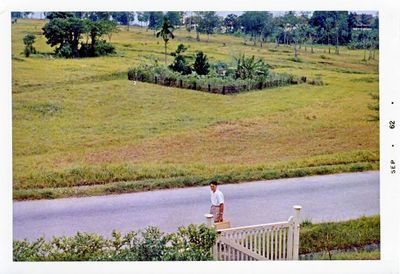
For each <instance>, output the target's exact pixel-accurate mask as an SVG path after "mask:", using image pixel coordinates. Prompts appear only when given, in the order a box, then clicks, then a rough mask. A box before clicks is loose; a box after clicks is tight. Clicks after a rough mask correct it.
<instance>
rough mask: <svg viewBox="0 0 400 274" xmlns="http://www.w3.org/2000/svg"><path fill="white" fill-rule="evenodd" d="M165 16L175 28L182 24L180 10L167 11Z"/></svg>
mask: <svg viewBox="0 0 400 274" xmlns="http://www.w3.org/2000/svg"><path fill="white" fill-rule="evenodd" d="M165 16H166V17H167V19H168V22H169V23H170V24H171V25H173V26H174V27H175V28H176V27H179V26H180V25H181V24H182V17H183V13H182V12H180V11H168V12H167V13H166V14H165Z"/></svg>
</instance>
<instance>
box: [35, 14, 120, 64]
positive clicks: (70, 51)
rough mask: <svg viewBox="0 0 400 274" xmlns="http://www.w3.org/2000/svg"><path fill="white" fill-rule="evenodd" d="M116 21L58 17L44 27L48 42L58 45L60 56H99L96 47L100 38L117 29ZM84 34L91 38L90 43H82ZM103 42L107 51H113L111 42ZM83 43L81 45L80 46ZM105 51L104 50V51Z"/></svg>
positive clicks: (57, 50) (51, 44)
mask: <svg viewBox="0 0 400 274" xmlns="http://www.w3.org/2000/svg"><path fill="white" fill-rule="evenodd" d="M115 27H116V23H115V22H112V21H106V20H102V21H95V22H93V21H91V20H89V19H80V18H77V17H66V18H60V17H56V18H54V19H52V20H50V21H49V22H48V23H47V24H46V25H45V26H44V27H43V34H44V36H45V37H46V39H47V44H49V45H50V46H52V47H54V46H57V48H56V50H55V52H56V54H57V55H59V56H63V57H67V58H77V57H90V56H97V54H96V52H98V51H96V47H97V46H98V45H97V43H100V41H98V38H99V37H101V36H102V35H104V34H107V33H110V32H112V31H114V30H115ZM83 34H87V35H88V36H89V37H90V38H91V41H90V44H84V43H81V38H82V35H83ZM104 43H105V41H104V42H102V43H101V45H102V47H103V48H107V50H106V52H107V53H112V52H113V51H114V48H113V47H112V45H111V44H108V45H106V44H104ZM80 45H81V47H79V46H80ZM103 53H104V52H103Z"/></svg>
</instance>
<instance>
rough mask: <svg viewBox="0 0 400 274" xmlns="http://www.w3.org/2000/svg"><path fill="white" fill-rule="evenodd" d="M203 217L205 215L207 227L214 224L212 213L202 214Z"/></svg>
mask: <svg viewBox="0 0 400 274" xmlns="http://www.w3.org/2000/svg"><path fill="white" fill-rule="evenodd" d="M204 217H206V226H207V227H213V226H214V220H213V219H214V216H213V215H212V214H204Z"/></svg>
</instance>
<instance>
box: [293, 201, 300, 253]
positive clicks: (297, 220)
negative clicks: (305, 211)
mask: <svg viewBox="0 0 400 274" xmlns="http://www.w3.org/2000/svg"><path fill="white" fill-rule="evenodd" d="M293 208H294V210H295V212H296V215H295V218H294V223H295V225H294V240H293V242H294V243H293V260H298V259H299V237H300V210H301V206H300V205H295V206H293Z"/></svg>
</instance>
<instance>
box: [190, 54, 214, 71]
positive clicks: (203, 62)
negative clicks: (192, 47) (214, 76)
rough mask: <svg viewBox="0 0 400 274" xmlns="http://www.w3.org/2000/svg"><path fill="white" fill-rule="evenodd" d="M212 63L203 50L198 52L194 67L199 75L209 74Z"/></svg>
mask: <svg viewBox="0 0 400 274" xmlns="http://www.w3.org/2000/svg"><path fill="white" fill-rule="evenodd" d="M209 68H210V64H209V63H208V58H207V55H205V54H204V53H203V52H202V51H199V52H198V53H197V54H196V58H195V61H194V64H193V69H194V70H195V71H196V73H197V74H198V75H207V74H208V72H209Z"/></svg>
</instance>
